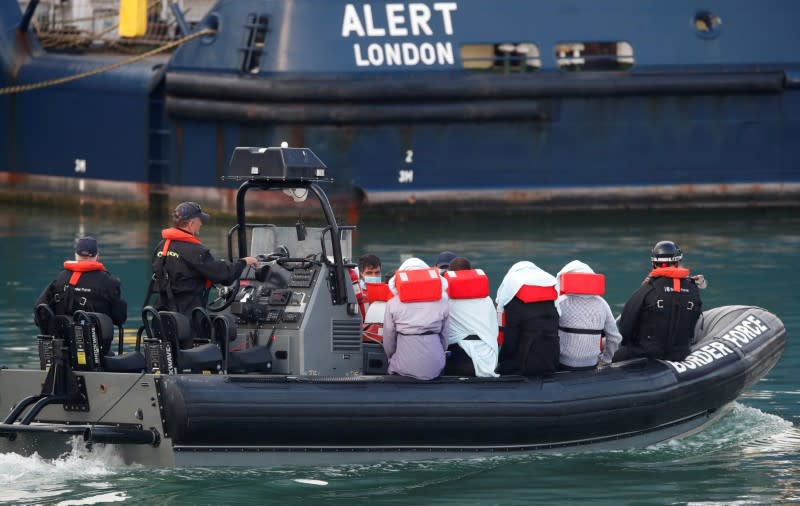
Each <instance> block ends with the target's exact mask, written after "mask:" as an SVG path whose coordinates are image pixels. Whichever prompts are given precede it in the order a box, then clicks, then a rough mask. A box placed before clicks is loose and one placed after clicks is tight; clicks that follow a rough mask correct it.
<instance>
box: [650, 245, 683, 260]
mask: <svg viewBox="0 0 800 506" xmlns="http://www.w3.org/2000/svg"><path fill="white" fill-rule="evenodd" d="M650 260H652V262H653V265H660V264H670V265H677V264H678V263H679V262H680V261H681V260H683V253H681V249H680V248H679V247H678V245H677V244H675V243H674V242H672V241H661V242H658V243H656V245H655V246H653V251H652V253H650Z"/></svg>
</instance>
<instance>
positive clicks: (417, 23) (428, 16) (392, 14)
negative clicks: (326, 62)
mask: <svg viewBox="0 0 800 506" xmlns="http://www.w3.org/2000/svg"><path fill="white" fill-rule="evenodd" d="M375 10H377V11H381V10H382V11H383V12H380V13H378V12H375V11H374V10H373V8H372V5H371V4H362V5H357V4H346V5H345V7H344V13H343V16H342V38H345V39H346V38H350V37H357V38H378V37H380V38H384V39H390V38H394V39H397V38H403V37H436V36H437V35H438V36H442V35H444V36H451V35H453V33H454V32H453V13H454V12H456V11H457V10H458V4H457V3H456V2H434V3H433V4H431V5H428V4H426V3H421V2H412V3H408V4H405V3H387V4H385V5H384V8H383V9H380V8H379V7H376V9H375ZM353 56H354V58H355V63H356V65H357V66H359V67H380V66H415V65H424V66H433V65H454V64H455V56H454V52H453V43H452V42H450V41H444V40H432V41H422V42H420V41H413V42H411V41H406V42H402V41H399V42H398V41H395V40H387V41H375V42H370V43H367V44H362V43H354V44H353Z"/></svg>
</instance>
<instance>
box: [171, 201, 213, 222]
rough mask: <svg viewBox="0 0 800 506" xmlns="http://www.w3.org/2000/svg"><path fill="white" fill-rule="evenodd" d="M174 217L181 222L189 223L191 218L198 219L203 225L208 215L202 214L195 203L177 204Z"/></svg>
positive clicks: (201, 210) (198, 205)
mask: <svg viewBox="0 0 800 506" xmlns="http://www.w3.org/2000/svg"><path fill="white" fill-rule="evenodd" d="M175 217H176V218H178V219H180V220H183V221H189V220H191V219H192V218H200V220H201V221H202V222H203V223H205V222H207V221H208V214H207V213H204V212H203V209H202V208H201V207H200V204H198V203H197V202H181V203H180V204H178V207H176V208H175Z"/></svg>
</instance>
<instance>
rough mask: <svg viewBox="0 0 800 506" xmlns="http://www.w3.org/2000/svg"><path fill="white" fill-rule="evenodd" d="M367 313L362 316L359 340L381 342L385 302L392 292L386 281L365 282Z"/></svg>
mask: <svg viewBox="0 0 800 506" xmlns="http://www.w3.org/2000/svg"><path fill="white" fill-rule="evenodd" d="M366 292H367V302H368V303H369V306H368V308H367V314H366V316H364V326H363V328H362V332H361V340H362V341H364V342H365V343H382V342H383V317H384V315H385V314H386V302H387V301H388V300H389V299H391V298H392V296H393V295H394V294H392V291H391V290H390V289H389V285H387V284H386V283H367V289H366Z"/></svg>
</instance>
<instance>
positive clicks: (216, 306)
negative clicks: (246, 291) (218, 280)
mask: <svg viewBox="0 0 800 506" xmlns="http://www.w3.org/2000/svg"><path fill="white" fill-rule="evenodd" d="M241 286H242V285H241V282H240V281H239V279H237V280H236V281H234V282H233V283H232V284H230V285H213V286H212V287H211V289H210V290H209V293H211V292H215V291H216V296H215V297H214V298H213V299H212V300H211V301H210V302H209V303H208V305H207V306H206V307H207V308H208V310H209V311H213V312H215V313H218V312H220V311H222V310H223V309H227V308H228V307H230V305H231V304H233V301H234V300H236V294H238V293H239V288H241Z"/></svg>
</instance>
